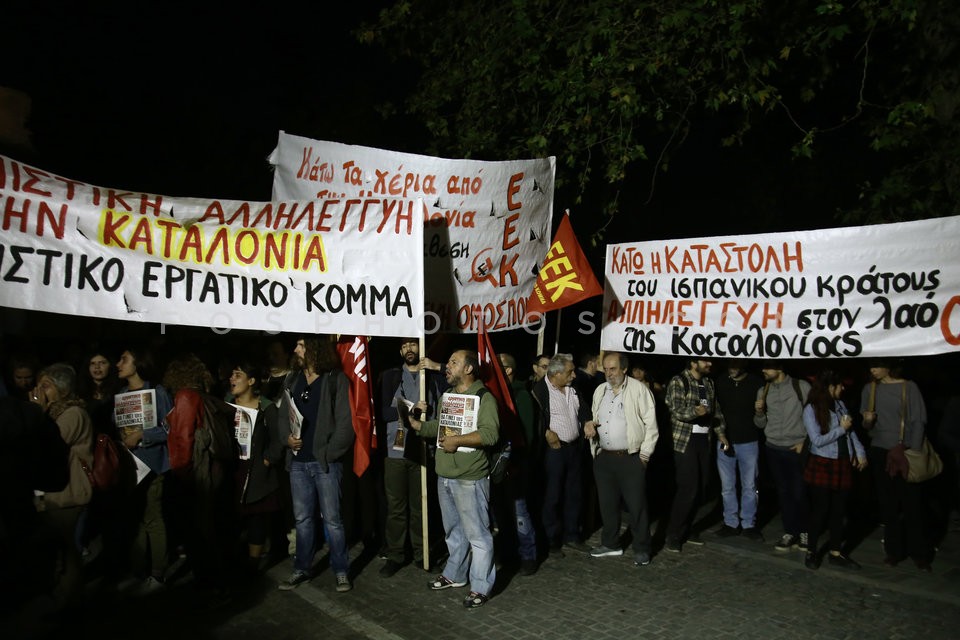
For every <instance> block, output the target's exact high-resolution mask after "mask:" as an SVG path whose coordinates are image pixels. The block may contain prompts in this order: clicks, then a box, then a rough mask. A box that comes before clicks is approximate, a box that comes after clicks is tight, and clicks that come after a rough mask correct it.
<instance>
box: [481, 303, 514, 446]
mask: <svg viewBox="0 0 960 640" xmlns="http://www.w3.org/2000/svg"><path fill="white" fill-rule="evenodd" d="M477 358H478V359H479V360H480V380H481V381H482V382H483V384H484V385H486V387H487V389H489V390H490V393H492V394H493V397H494V398H496V399H497V412H498V414H499V416H500V429H501V430H502V431H503V433H504V435H505V436H506V437H507V439H508V440H510V442H511V446H513V447H514V448H518V447H522V446H523V445H524V444H525V443H524V438H523V430H522V429H521V428H520V417H519V416H518V415H517V409H516V407H515V406H514V404H513V394H511V393H510V383H509V382H508V381H507V376H506V375H505V374H504V372H503V367H502V366H501V365H500V359H499V358H498V357H497V354H496V352H495V351H494V350H493V344H492V343H491V342H490V335H489V334H488V333H487V330H486V328H485V327H484V326H483V322H482V320H481V322H480V332H479V333H477Z"/></svg>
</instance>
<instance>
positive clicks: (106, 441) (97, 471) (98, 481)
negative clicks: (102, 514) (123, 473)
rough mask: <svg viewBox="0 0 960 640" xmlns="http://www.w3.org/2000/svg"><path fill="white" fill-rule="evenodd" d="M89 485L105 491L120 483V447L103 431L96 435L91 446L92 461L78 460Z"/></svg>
mask: <svg viewBox="0 0 960 640" xmlns="http://www.w3.org/2000/svg"><path fill="white" fill-rule="evenodd" d="M80 464H81V466H82V467H83V470H84V472H85V473H86V474H87V479H88V480H89V481H90V486H91V487H93V488H94V489H96V490H100V491H107V490H109V489H113V488H114V487H116V486H117V485H118V484H119V483H120V447H119V445H118V444H117V443H116V442H115V441H114V440H113V439H112V438H111V437H110V436H108V435H106V434H105V433H101V434H100V435H99V436H97V441H96V443H95V444H94V446H93V462H92V463H91V464H89V465H88V464H87V463H86V462H84V461H83V460H81V461H80Z"/></svg>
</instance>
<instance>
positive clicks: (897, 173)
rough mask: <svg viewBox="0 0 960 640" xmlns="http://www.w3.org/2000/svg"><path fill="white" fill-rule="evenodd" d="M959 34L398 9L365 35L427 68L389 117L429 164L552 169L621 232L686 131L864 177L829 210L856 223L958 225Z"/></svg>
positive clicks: (867, 22)
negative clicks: (433, 158)
mask: <svg viewBox="0 0 960 640" xmlns="http://www.w3.org/2000/svg"><path fill="white" fill-rule="evenodd" d="M958 25H960V17H958V12H957V11H956V10H955V5H954V3H953V0H859V1H856V2H841V1H830V0H779V1H777V0H740V1H736V0H729V1H723V0H648V1H627V0H499V1H497V0H458V1H457V2H449V1H448V0H416V1H414V0H398V1H397V2H395V3H393V4H392V5H391V6H389V7H388V8H386V9H384V10H383V11H382V12H381V13H380V16H379V18H378V20H377V21H376V22H375V23H373V24H368V25H364V26H363V27H361V28H360V29H359V30H358V31H357V36H358V37H359V38H360V39H361V40H362V41H365V42H370V43H378V44H380V45H382V46H384V47H385V48H386V49H387V50H388V51H390V52H392V53H393V54H395V55H396V56H397V58H398V59H400V60H403V59H406V60H410V61H413V62H414V63H415V64H416V67H417V78H418V81H417V84H416V88H415V90H414V91H413V92H412V93H411V94H410V95H409V96H407V98H406V101H405V102H404V103H403V104H402V105H395V107H400V108H402V109H404V110H405V111H406V112H407V113H408V114H409V115H412V116H414V117H415V118H416V119H418V120H419V121H421V122H422V123H423V124H424V125H425V126H426V128H427V130H428V132H429V134H430V135H431V136H432V139H431V142H430V148H428V149H427V151H428V152H430V153H435V154H438V155H459V156H462V157H474V158H488V159H504V158H522V157H531V156H536V157H541V156H546V155H555V156H557V158H558V167H559V171H558V188H564V189H567V190H571V191H572V192H573V193H574V197H575V198H582V197H583V195H584V193H585V192H586V190H587V188H588V186H590V185H591V184H592V185H594V186H596V185H597V183H598V182H599V181H603V182H604V183H606V184H607V185H609V186H610V188H607V189H605V190H604V193H605V194H607V196H606V198H605V199H606V201H605V203H604V206H605V208H606V212H607V213H608V214H610V215H613V213H614V212H615V211H616V209H617V194H618V193H619V189H620V188H621V187H623V186H627V185H628V183H633V184H638V183H640V182H642V183H643V184H644V185H645V186H644V188H645V189H649V190H650V191H651V193H650V196H651V197H652V195H653V193H652V191H653V189H654V186H655V183H656V177H657V176H658V175H663V172H666V171H667V170H668V169H669V167H670V163H671V160H672V159H674V158H676V157H678V154H682V153H684V151H685V150H686V149H685V147H684V145H683V143H684V141H685V140H686V139H687V137H688V135H689V134H690V133H691V131H696V130H697V129H707V130H709V132H710V134H711V135H712V136H713V137H714V144H716V145H726V146H729V147H732V148H737V147H744V146H747V147H749V145H751V144H758V143H762V142H764V141H766V142H767V143H769V138H771V137H773V138H775V139H776V140H777V141H778V143H779V142H780V141H781V140H782V141H783V142H782V144H783V145H784V147H785V148H787V147H788V148H789V149H790V150H791V152H792V157H793V161H792V164H793V165H794V166H796V165H797V164H798V163H817V162H821V161H823V159H824V157H825V155H828V154H834V153H838V154H843V157H844V162H846V163H850V164H851V166H853V165H855V166H857V168H858V171H857V172H856V177H855V178H852V179H851V180H849V181H848V184H847V189H846V193H843V194H837V195H836V197H835V199H834V201H832V202H825V203H823V204H824V206H827V207H830V208H831V209H832V210H835V211H836V213H837V216H838V218H839V219H841V220H843V221H845V222H848V223H860V222H865V221H873V222H879V221H890V220H905V219H915V218H926V217H935V216H943V215H954V214H957V213H960V206H958V197H960V132H958V125H957V122H956V118H955V117H954V116H955V113H956V110H957V106H958V101H960V56H958V46H960V29H958ZM774 130H776V131H778V132H779V133H778V134H777V135H776V136H771V133H772V132H773V131H774ZM783 132H787V135H786V136H784V135H783ZM651 175H652V176H653V179H651Z"/></svg>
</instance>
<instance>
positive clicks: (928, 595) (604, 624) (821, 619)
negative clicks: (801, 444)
mask: <svg viewBox="0 0 960 640" xmlns="http://www.w3.org/2000/svg"><path fill="white" fill-rule="evenodd" d="M772 534H773V532H772V531H771V533H770V535H769V536H768V537H769V538H770V540H768V541H767V542H765V543H763V544H760V543H755V542H751V541H749V540H746V539H743V538H739V537H737V538H718V537H716V536H715V535H713V534H712V533H710V532H706V533H704V535H703V539H704V541H705V542H706V544H705V545H704V546H702V547H694V546H689V545H688V546H686V547H684V550H683V552H682V553H680V554H669V553H665V552H662V553H658V554H657V555H656V556H655V558H654V561H653V563H652V564H651V565H650V566H648V567H643V568H637V567H634V566H633V562H632V554H630V553H626V554H624V556H622V557H613V558H601V559H595V558H591V557H589V556H588V555H587V554H585V553H580V552H576V551H569V550H568V551H566V553H565V557H564V558H562V559H548V560H546V561H545V562H544V564H543V565H542V567H541V569H540V571H539V572H538V573H537V574H536V575H534V576H530V577H521V576H512V575H508V574H507V573H506V572H502V573H501V574H500V577H498V585H497V590H496V592H495V594H494V597H493V598H492V599H491V600H490V602H489V603H488V604H487V605H486V606H485V607H483V608H482V609H479V610H475V611H468V610H465V609H464V608H463V607H462V605H461V599H462V598H463V596H464V595H465V594H466V589H450V590H446V591H441V592H431V591H430V590H429V589H428V588H427V582H428V579H429V575H428V574H427V573H425V572H424V571H422V570H420V569H418V568H414V567H411V566H407V567H404V568H403V569H402V570H401V571H400V572H399V573H398V574H397V575H395V576H394V577H392V578H387V579H384V578H381V577H380V576H379V575H378V574H377V570H378V569H379V566H380V562H381V561H379V560H373V561H372V562H371V563H370V564H369V565H367V566H366V567H365V568H363V570H362V571H361V572H360V574H359V575H358V576H357V577H356V581H355V589H354V591H352V592H351V593H349V594H338V593H336V592H335V591H334V585H333V578H332V576H330V575H329V574H328V573H324V574H321V575H319V576H318V577H317V578H315V579H314V580H313V582H312V583H310V584H309V585H305V586H304V587H301V588H300V589H298V590H296V591H294V592H292V593H288V594H285V595H287V596H288V597H290V598H295V599H297V600H299V601H300V603H301V605H302V606H303V607H309V608H313V609H314V610H315V611H316V612H317V615H318V616H319V617H318V619H317V623H318V624H323V622H322V621H327V620H328V619H329V620H330V621H336V622H337V623H338V624H342V625H344V626H345V627H347V628H348V629H349V632H350V633H353V634H356V635H353V636H349V635H348V636H344V637H361V638H363V637H365V638H386V639H394V638H404V639H412V638H430V639H435V640H441V639H445V638H450V639H451V640H454V639H465V638H591V639H592V640H593V639H601V638H611V639H614V638H616V639H618V640H622V639H623V638H629V637H659V638H700V637H703V636H704V635H709V636H710V637H718V638H727V637H729V638H774V637H775V638H811V637H829V638H863V637H885V638H916V637H918V636H920V635H922V636H924V637H925V638H928V639H933V638H956V637H957V635H958V631H957V629H958V625H960V580H958V579H957V578H958V572H960V563H958V561H960V533H958V532H956V531H954V532H951V533H950V534H949V535H948V536H947V538H946V540H945V541H944V543H943V544H942V545H941V548H940V550H939V553H938V555H937V559H936V561H935V562H934V565H933V566H934V570H933V572H932V573H925V572H921V571H919V570H918V569H917V568H916V567H914V566H913V563H911V562H909V561H908V562H906V563H903V564H901V565H900V566H898V567H896V568H889V567H885V566H884V565H883V564H882V559H883V554H882V550H881V545H880V532H879V530H878V531H875V532H873V533H871V535H870V536H868V537H867V538H866V539H865V540H864V541H863V543H862V544H861V545H860V546H859V547H858V548H857V549H856V550H855V551H854V552H853V553H852V554H851V555H852V557H854V558H855V559H857V560H858V561H859V562H860V563H861V564H862V565H863V567H862V569H860V570H859V571H857V570H843V569H838V568H834V567H832V566H830V565H829V564H826V563H825V564H824V565H823V566H822V567H821V568H820V569H819V570H817V571H811V570H809V569H807V568H806V567H804V565H803V553H802V552H800V551H791V552H786V553H784V552H777V551H775V550H774V549H773V542H774V536H773V535H772ZM591 542H593V543H594V544H596V543H597V540H596V539H594V540H592V541H591ZM287 571H288V567H287V566H284V565H281V566H277V567H274V568H273V569H272V570H271V571H270V572H269V577H270V578H271V579H272V580H274V581H279V580H282V579H283V578H284V577H286V575H287ZM236 630H237V631H239V630H240V629H239V628H237V629H236Z"/></svg>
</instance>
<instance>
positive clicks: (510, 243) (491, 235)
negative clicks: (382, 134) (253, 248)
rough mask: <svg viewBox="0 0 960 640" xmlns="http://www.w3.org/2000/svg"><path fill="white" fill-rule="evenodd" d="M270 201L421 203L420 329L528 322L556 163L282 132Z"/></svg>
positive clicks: (496, 327)
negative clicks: (447, 155)
mask: <svg viewBox="0 0 960 640" xmlns="http://www.w3.org/2000/svg"><path fill="white" fill-rule="evenodd" d="M270 162H271V163H272V164H273V165H275V173H274V179H273V197H274V198H277V199H281V200H283V199H288V198H290V199H303V198H308V199H309V198H334V199H339V200H342V201H343V202H345V203H347V204H346V206H348V207H361V206H363V205H362V203H363V202H366V200H367V199H374V200H376V199H379V198H394V197H398V198H400V197H402V198H414V197H419V198H423V201H424V204H425V205H426V207H425V209H424V211H423V215H422V218H423V220H424V235H423V254H424V264H425V268H426V276H425V284H426V290H427V294H426V312H427V313H426V315H427V319H426V321H425V325H426V330H427V332H428V333H432V332H433V331H435V330H440V331H450V332H464V333H473V332H476V331H477V329H478V326H479V322H480V321H479V320H478V318H482V322H483V324H484V326H485V327H486V329H487V330H488V331H503V330H507V329H515V328H518V327H521V326H523V325H524V324H527V320H526V315H527V314H526V305H527V300H528V298H529V296H530V291H532V290H533V284H534V282H535V281H536V278H537V273H539V271H540V266H539V265H540V262H541V261H542V260H543V258H544V256H545V255H546V253H547V249H548V248H549V243H550V229H551V216H552V215H553V183H554V172H555V160H554V158H552V157H551V158H543V159H538V160H516V161H505V162H482V161H478V160H447V159H443V158H434V157H430V156H421V155H416V154H410V153H400V152H396V151H386V150H382V149H373V148H370V147H360V146H353V145H346V144H340V143H337V142H325V141H320V140H311V139H309V138H303V137H299V136H293V135H288V134H286V133H284V132H282V131H281V132H280V139H279V142H278V144H277V148H276V149H275V150H274V152H273V154H272V155H271V157H270Z"/></svg>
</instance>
